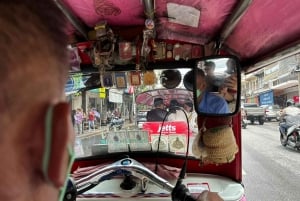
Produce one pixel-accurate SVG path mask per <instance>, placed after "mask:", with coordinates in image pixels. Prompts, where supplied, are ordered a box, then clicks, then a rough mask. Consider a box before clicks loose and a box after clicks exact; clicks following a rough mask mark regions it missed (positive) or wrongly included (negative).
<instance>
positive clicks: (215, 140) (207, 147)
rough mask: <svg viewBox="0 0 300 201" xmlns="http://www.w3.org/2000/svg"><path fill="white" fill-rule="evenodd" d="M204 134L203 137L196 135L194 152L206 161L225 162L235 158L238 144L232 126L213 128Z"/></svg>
mask: <svg viewBox="0 0 300 201" xmlns="http://www.w3.org/2000/svg"><path fill="white" fill-rule="evenodd" d="M202 135H203V136H202V139H201V134H199V135H198V136H197V137H196V139H195V141H194V143H193V153H194V155H195V156H197V157H199V158H201V159H202V160H203V162H204V163H212V164H223V163H230V162H232V161H233V160H234V159H235V154H236V153H237V152H238V146H237V144H236V140H235V137H234V134H233V131H232V128H231V127H229V126H224V127H217V128H211V129H208V130H206V131H205V132H203V133H202ZM201 141H202V142H201ZM199 145H202V146H199ZM203 145H204V146H203Z"/></svg>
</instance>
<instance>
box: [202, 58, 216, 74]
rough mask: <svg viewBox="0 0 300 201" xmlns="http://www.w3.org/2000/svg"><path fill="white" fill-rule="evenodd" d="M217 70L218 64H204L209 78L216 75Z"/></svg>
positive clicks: (210, 62)
mask: <svg viewBox="0 0 300 201" xmlns="http://www.w3.org/2000/svg"><path fill="white" fill-rule="evenodd" d="M215 68H216V64H215V63H214V62H212V61H207V62H205V63H204V71H205V73H206V75H208V76H212V75H214V72H215Z"/></svg>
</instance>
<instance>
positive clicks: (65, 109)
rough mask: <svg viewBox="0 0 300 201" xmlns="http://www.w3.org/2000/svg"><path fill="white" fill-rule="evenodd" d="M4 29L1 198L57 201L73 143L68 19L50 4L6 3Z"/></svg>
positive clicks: (32, 0)
mask: <svg viewBox="0 0 300 201" xmlns="http://www.w3.org/2000/svg"><path fill="white" fill-rule="evenodd" d="M0 26H1V27H2V28H1V30H0V54H1V56H0V63H1V67H0V79H1V83H0V91H1V96H0V113H1V115H0V127H1V134H0V139H1V140H0V154H1V161H2V165H1V166H0V178H1V182H2V186H3V187H5V188H1V190H0V200H16V199H18V200H45V201H46V200H58V193H59V189H60V187H61V186H62V185H63V184H64V181H65V177H66V175H67V166H68V162H69V161H71V160H70V157H69V152H68V151H71V149H68V148H69V147H70V146H71V145H72V144H73V141H74V136H73V129H72V124H71V115H70V114H71V111H70V107H69V105H68V104H67V103H65V95H64V85H65V82H66V79H67V73H68V63H67V62H66V61H67V59H68V57H67V51H66V46H67V37H66V34H65V28H66V26H65V19H64V16H63V15H62V13H61V12H60V10H59V9H58V8H57V6H56V5H55V3H54V1H52V0H42V1H41V0H2V1H1V3H0Z"/></svg>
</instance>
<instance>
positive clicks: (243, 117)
mask: <svg viewBox="0 0 300 201" xmlns="http://www.w3.org/2000/svg"><path fill="white" fill-rule="evenodd" d="M241 125H242V128H243V129H246V128H247V125H248V120H247V114H246V112H245V111H244V110H243V109H242V111H241Z"/></svg>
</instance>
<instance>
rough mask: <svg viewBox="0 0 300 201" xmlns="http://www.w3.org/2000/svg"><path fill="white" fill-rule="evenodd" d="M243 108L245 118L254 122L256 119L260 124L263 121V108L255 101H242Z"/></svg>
mask: <svg viewBox="0 0 300 201" xmlns="http://www.w3.org/2000/svg"><path fill="white" fill-rule="evenodd" d="M244 109H245V112H246V115H247V120H249V121H250V122H251V124H254V121H255V120H257V121H258V122H259V124H260V125H263V124H264V122H265V109H264V108H261V107H259V106H258V104H256V103H244Z"/></svg>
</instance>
